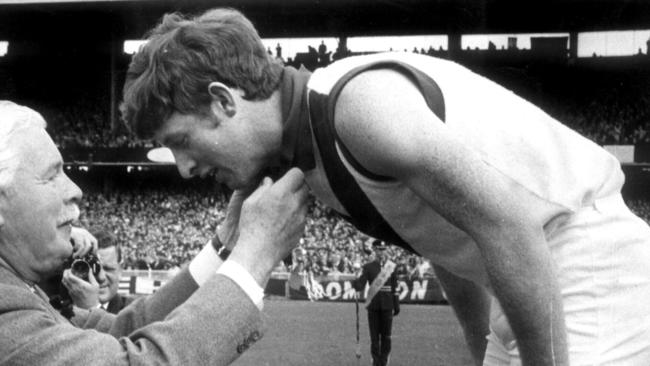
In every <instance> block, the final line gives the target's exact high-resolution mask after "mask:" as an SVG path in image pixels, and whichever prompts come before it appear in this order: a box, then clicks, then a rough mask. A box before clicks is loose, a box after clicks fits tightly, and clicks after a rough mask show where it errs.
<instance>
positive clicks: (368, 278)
mask: <svg viewBox="0 0 650 366" xmlns="http://www.w3.org/2000/svg"><path fill="white" fill-rule="evenodd" d="M380 272H381V265H380V264H379V261H376V260H375V261H372V262H370V263H366V264H364V265H363V270H362V272H361V276H359V278H357V279H356V280H355V281H354V288H355V289H356V290H357V291H363V289H364V288H365V287H366V283H368V284H371V283H372V281H374V280H375V278H377V276H378V275H379V273H380ZM384 286H390V291H379V292H377V295H375V297H374V298H373V299H372V301H371V302H370V305H368V310H394V309H399V296H398V295H397V292H396V290H397V274H396V273H395V271H393V273H392V274H391V275H390V278H389V279H388V281H386V283H385V284H384Z"/></svg>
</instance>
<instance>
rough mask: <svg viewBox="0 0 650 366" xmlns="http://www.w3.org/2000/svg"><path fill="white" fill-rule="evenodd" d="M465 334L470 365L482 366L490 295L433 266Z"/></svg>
mask: <svg viewBox="0 0 650 366" xmlns="http://www.w3.org/2000/svg"><path fill="white" fill-rule="evenodd" d="M433 268H434V270H435V271H436V277H438V282H440V285H441V286H442V288H443V289H444V290H445V294H446V297H447V300H448V301H449V304H450V305H451V306H452V308H453V309H454V312H455V313H456V316H457V317H458V320H459V321H460V325H461V327H462V328H463V333H464V334H465V342H467V345H468V347H469V350H470V352H471V353H472V357H473V358H474V363H476V365H477V366H480V365H482V364H483V358H484V357H485V348H486V345H487V339H486V338H485V337H486V336H487V335H488V333H489V332H490V295H489V294H488V293H487V291H486V290H485V289H484V288H483V287H482V286H479V285H477V284H475V283H473V282H470V281H468V280H466V279H463V278H460V277H458V276H456V275H454V274H452V273H451V272H449V271H447V270H446V269H444V268H442V267H440V266H433Z"/></svg>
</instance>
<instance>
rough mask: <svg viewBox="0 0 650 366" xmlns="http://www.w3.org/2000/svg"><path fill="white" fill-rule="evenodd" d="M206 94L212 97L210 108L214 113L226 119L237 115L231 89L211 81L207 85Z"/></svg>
mask: <svg viewBox="0 0 650 366" xmlns="http://www.w3.org/2000/svg"><path fill="white" fill-rule="evenodd" d="M208 92H209V93H210V96H211V97H212V103H210V108H211V109H212V111H213V112H214V113H216V114H217V115H226V116H228V117H233V116H234V115H235V114H237V105H236V104H235V98H234V96H233V94H232V93H233V92H232V89H230V88H229V87H227V86H226V85H225V84H223V83H220V82H217V81H213V82H211V83H210V84H209V85H208Z"/></svg>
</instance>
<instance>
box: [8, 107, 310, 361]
mask: <svg viewBox="0 0 650 366" xmlns="http://www.w3.org/2000/svg"><path fill="white" fill-rule="evenodd" d="M306 197H307V191H306V188H305V186H304V184H303V176H302V173H301V172H300V171H299V170H297V169H295V170H291V171H289V172H288V173H287V174H286V175H285V176H284V177H283V178H281V179H279V180H278V181H277V182H275V183H273V182H272V181H271V180H270V179H265V180H264V181H263V182H262V184H261V185H260V186H259V187H258V188H257V190H256V191H255V192H253V193H252V195H250V196H249V198H248V199H247V200H246V201H245V202H244V203H243V205H242V204H241V201H239V202H234V203H233V202H231V203H232V204H231V207H230V210H231V211H230V212H229V215H231V216H232V215H234V216H237V219H231V220H230V221H229V222H231V223H233V222H238V223H239V227H238V228H236V227H230V230H229V231H227V232H229V233H231V234H232V233H234V232H237V233H239V235H228V236H225V237H222V238H223V239H224V241H225V243H226V244H225V245H226V247H227V248H228V249H232V252H231V254H230V256H229V257H228V259H226V260H225V261H222V259H221V258H220V257H219V256H218V255H217V253H216V251H215V250H214V249H213V247H212V246H211V245H207V246H206V247H205V248H204V249H203V250H202V251H201V252H200V254H198V255H197V256H196V257H195V258H194V260H193V261H192V262H191V263H190V265H189V268H188V269H185V270H183V271H181V273H179V274H178V275H177V276H176V277H175V278H174V279H173V280H171V281H170V282H168V283H167V284H166V285H165V286H163V287H162V288H161V289H160V290H159V291H158V292H156V293H155V294H154V295H152V296H150V297H147V298H142V299H138V300H136V301H135V302H134V303H132V304H131V305H130V306H129V307H127V308H126V309H124V310H123V311H122V312H120V313H119V314H118V315H113V314H109V313H106V312H104V311H100V310H90V311H79V310H77V311H76V316H75V317H74V318H73V319H72V322H70V321H68V320H66V319H65V318H63V317H62V316H61V315H60V314H59V313H58V312H57V311H56V310H55V309H54V308H52V307H51V306H50V304H49V302H48V299H47V297H46V296H45V294H44V293H43V291H42V290H41V289H40V288H39V287H38V286H37V285H36V283H38V282H39V281H42V280H43V279H45V278H48V277H50V276H51V275H52V274H54V273H56V272H57V271H59V270H60V269H61V266H62V264H63V262H64V261H65V260H66V259H67V258H68V257H70V256H71V255H72V251H73V248H72V246H71V245H70V230H71V223H72V222H73V221H75V220H76V219H77V216H78V215H79V209H78V208H77V202H78V201H79V199H80V198H81V191H80V190H79V188H78V187H77V186H76V185H75V184H74V183H73V182H72V181H71V180H70V179H69V178H68V177H67V176H66V175H65V173H64V172H63V161H62V159H61V155H60V154H59V152H58V151H57V149H56V147H55V146H54V143H53V142H52V140H51V139H50V137H49V136H48V134H47V132H46V131H45V121H44V120H43V118H42V117H41V116H40V115H39V114H38V113H36V112H35V111H33V110H31V109H29V108H26V107H22V106H18V105H16V104H14V103H11V102H6V101H3V102H0V364H3V365H45V364H49V365H109V364H110V365H129V364H137V365H153V364H156V365H161V364H164V365H226V364H229V363H231V362H232V361H233V360H234V359H235V358H237V356H238V355H239V354H241V353H242V352H244V351H245V350H246V349H247V348H248V347H249V346H250V345H251V344H252V343H254V342H255V341H257V340H258V339H259V338H260V336H261V330H260V327H261V318H260V309H261V307H262V298H263V291H262V288H263V286H264V285H265V283H266V282H267V280H268V278H269V276H270V272H271V270H272V269H273V267H274V266H275V265H276V264H277V262H278V261H279V260H280V259H282V258H283V257H285V256H286V254H287V253H289V251H290V250H291V248H293V246H295V244H296V243H297V242H298V238H299V236H300V235H301V233H302V229H303V223H304V216H305V213H306V205H305V202H306ZM240 205H241V218H239V208H240ZM237 229H238V230H237ZM221 254H222V257H225V255H223V254H224V251H222V252H221Z"/></svg>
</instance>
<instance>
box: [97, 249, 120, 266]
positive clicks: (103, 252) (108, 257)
mask: <svg viewBox="0 0 650 366" xmlns="http://www.w3.org/2000/svg"><path fill="white" fill-rule="evenodd" d="M97 256H98V257H99V260H100V261H102V263H109V262H117V250H116V248H115V247H107V248H100V249H97Z"/></svg>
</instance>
